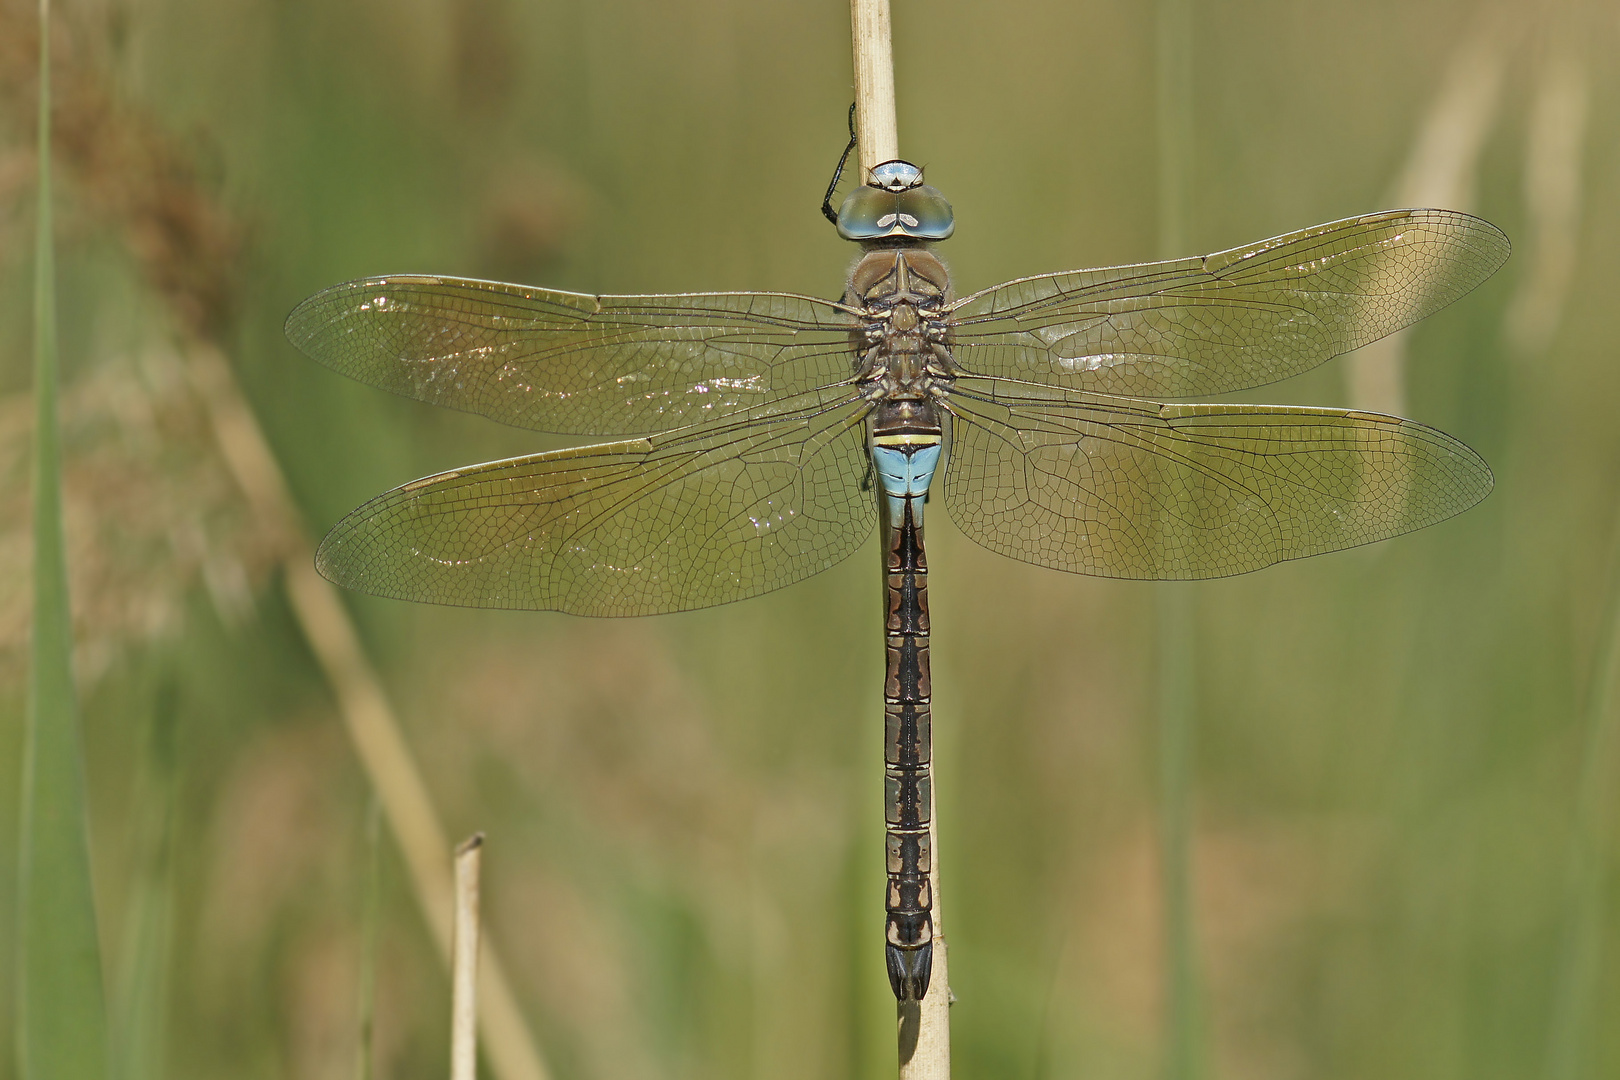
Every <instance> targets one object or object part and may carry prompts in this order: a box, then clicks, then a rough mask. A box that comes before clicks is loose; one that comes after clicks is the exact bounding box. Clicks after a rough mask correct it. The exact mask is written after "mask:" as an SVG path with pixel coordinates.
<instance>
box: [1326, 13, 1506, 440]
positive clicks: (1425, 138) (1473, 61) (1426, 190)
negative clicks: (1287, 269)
mask: <svg viewBox="0 0 1620 1080" xmlns="http://www.w3.org/2000/svg"><path fill="white" fill-rule="evenodd" d="M1520 29H1521V27H1520V26H1519V24H1518V23H1517V22H1516V21H1514V20H1511V19H1507V18H1506V17H1501V18H1491V17H1487V18H1484V19H1482V20H1481V21H1480V29H1479V30H1478V31H1477V32H1476V33H1475V35H1474V36H1473V37H1471V38H1469V39H1468V40H1466V41H1464V42H1463V43H1462V44H1461V45H1459V46H1458V47H1457V50H1456V52H1454V53H1453V54H1452V57H1451V60H1450V62H1449V63H1448V64H1447V67H1446V73H1445V75H1444V76H1443V77H1442V79H1441V82H1440V87H1439V89H1438V90H1437V91H1436V93H1435V95H1434V98H1433V100H1432V101H1431V102H1430V103H1429V108H1428V110H1427V111H1426V112H1425V113H1424V116H1423V120H1422V122H1421V123H1420V124H1419V125H1418V133H1417V137H1416V138H1415V139H1413V140H1412V148H1411V150H1410V151H1409V153H1408V154H1407V158H1406V164H1405V165H1404V166H1403V167H1402V169H1401V173H1400V176H1399V177H1397V178H1396V181H1395V183H1394V185H1393V186H1392V187H1391V189H1390V197H1389V205H1391V206H1398V207H1421V206H1436V207H1445V208H1447V209H1451V210H1471V209H1473V203H1474V179H1475V176H1476V174H1477V173H1478V171H1479V159H1480V155H1481V154H1482V153H1483V152H1484V150H1485V140H1486V138H1487V137H1488V136H1489V135H1490V133H1491V130H1492V128H1493V127H1494V126H1495V125H1496V122H1497V120H1498V119H1499V118H1500V116H1501V112H1502V80H1503V77H1504V72H1505V69H1506V67H1507V62H1508V58H1509V53H1510V51H1511V48H1512V46H1513V44H1514V39H1515V38H1516V37H1517V36H1518V33H1519V31H1520ZM1410 333H1411V331H1410V330H1403V331H1400V332H1397V333H1394V334H1390V335H1389V336H1388V337H1385V338H1381V339H1379V340H1378V341H1375V342H1373V343H1372V344H1370V345H1367V346H1364V347H1362V348H1360V349H1357V350H1356V351H1355V352H1353V353H1351V354H1350V355H1349V356H1347V357H1346V358H1345V362H1346V364H1347V365H1348V367H1347V369H1346V379H1347V381H1348V384H1349V398H1350V406H1351V408H1355V409H1364V410H1366V411H1368V412H1376V413H1387V414H1390V415H1393V416H1404V415H1406V343H1407V335H1408V334H1410Z"/></svg>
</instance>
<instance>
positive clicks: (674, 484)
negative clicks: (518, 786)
mask: <svg viewBox="0 0 1620 1080" xmlns="http://www.w3.org/2000/svg"><path fill="white" fill-rule="evenodd" d="M864 411H865V406H864V405H863V404H860V403H858V402H850V403H849V404H847V405H846V406H844V407H842V408H835V409H832V410H825V409H820V408H819V406H817V405H815V403H814V402H812V403H811V405H810V407H808V408H807V409H805V410H804V411H802V412H800V413H797V414H793V415H789V416H786V417H784V416H769V417H765V418H760V417H750V418H748V419H746V420H744V421H740V422H737V423H734V424H731V425H727V426H726V427H724V428H722V429H719V430H704V429H696V428H688V429H685V430H682V431H674V432H668V433H665V434H662V435H658V436H655V437H652V438H647V439H637V440H633V441H629V442H618V443H608V444H604V445H600V446H586V447H581V448H578V449H572V450H563V451H557V452H553V453H546V454H537V455H534V456H531V457H523V458H516V459H513V460H510V461H497V462H492V463H490V464H487V465H477V466H473V467H471V468H467V469H457V470H455V471H453V472H447V473H442V474H440V475H438V476H432V477H428V478H426V479H424V480H418V481H416V482H415V483H411V484H406V485H405V486H404V487H400V488H395V489H394V490H393V491H389V492H386V493H384V494H382V495H380V496H378V497H377V498H375V499H373V500H371V501H370V502H369V503H367V504H365V505H364V506H362V507H360V508H359V509H358V510H356V511H354V512H353V513H352V514H350V515H349V516H348V517H346V518H344V519H343V520H342V521H341V522H339V523H338V524H337V526H336V527H334V528H333V529H332V531H331V532H330V533H329V534H328V535H327V537H326V539H325V540H324V541H323V542H322V543H321V548H320V552H319V553H318V555H317V556H316V564H317V566H318V567H319V568H320V570H321V573H323V574H325V575H326V576H327V577H328V578H330V579H332V580H333V581H335V582H337V583H338V584H340V585H345V586H347V587H349V588H352V589H358V590H360V591H361V592H368V593H373V594H376V595H379V596H390V597H395V598H398V599H402V600H416V601H422V602H427V603H436V604H453V605H458V606H464V607H491V608H530V609H543V610H555V611H566V612H570V613H573V614H576V615H651V614H656V613H659V612H668V611H685V610H689V609H692V608H701V607H709V606H711V605H714V604H724V603H727V602H728V601H731V600H740V599H743V598H744V597H749V596H756V595H758V594H760V593H764V592H769V591H771V590H772V589H777V588H781V587H782V586H784V585H789V584H791V583H793V582H795V581H798V580H800V579H802V578H805V577H809V576H810V575H811V574H815V573H818V572H819V571H821V570H825V569H826V568H828V567H830V566H832V565H833V564H834V563H836V562H839V561H840V560H842V559H844V558H845V557H846V556H848V555H849V554H850V553H852V552H853V551H854V550H855V549H856V548H857V547H859V546H860V544H861V542H862V541H863V540H864V539H865V538H866V536H867V534H868V533H869V532H870V531H871V529H872V525H873V523H874V522H875V520H876V508H875V503H874V500H873V499H872V497H871V496H870V495H869V494H867V493H864V492H862V491H861V483H862V479H863V477H864V474H865V469H866V456H865V454H864V452H863V448H864V431H865V428H864V425H863V423H862V417H863V415H864Z"/></svg>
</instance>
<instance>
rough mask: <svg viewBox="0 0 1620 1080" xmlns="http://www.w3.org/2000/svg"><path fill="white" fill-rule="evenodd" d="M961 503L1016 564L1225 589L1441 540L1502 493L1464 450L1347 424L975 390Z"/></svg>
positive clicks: (962, 398) (951, 493)
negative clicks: (1337, 557) (1411, 539)
mask: <svg viewBox="0 0 1620 1080" xmlns="http://www.w3.org/2000/svg"><path fill="white" fill-rule="evenodd" d="M950 411H951V413H952V415H953V420H952V425H951V444H950V456H949V459H948V461H947V464H946V469H945V497H946V505H947V506H948V508H949V510H950V514H951V519H952V520H953V521H955V522H956V524H957V525H958V526H960V528H961V529H962V531H963V532H965V533H966V534H967V535H968V536H970V537H972V538H973V539H974V540H976V541H978V542H979V543H980V544H983V545H984V546H985V547H987V548H990V549H991V550H992V551H998V552H1000V553H1001V554H1003V555H1010V556H1011V557H1013V558H1015V559H1022V560H1024V561H1026V562H1032V563H1037V564H1039V565H1041V566H1049V567H1052V568H1054V569H1057V570H1069V571H1073V572H1076V573H1083V574H1097V575H1100V576H1103V577H1121V578H1161V579H1163V578H1209V577H1222V576H1225V575H1228V574H1242V573H1246V572H1248V571H1250V570H1258V569H1260V568H1261V567H1263V566H1270V565H1271V564H1272V563H1277V562H1282V561H1284V560H1287V559H1301V558H1305V557H1306V556H1309V555H1319V554H1322V553H1323V552H1328V551H1337V550H1339V549H1340V548H1347V547H1354V546H1356V545H1358V544H1366V543H1370V542H1372V541H1374V540H1383V539H1385V538H1387V537H1391V536H1396V535H1399V534H1400V533H1404V532H1410V531H1411V530H1413V529H1420V528H1423V527H1424V526H1425V525H1432V524H1433V523H1435V522H1437V521H1440V520H1442V519H1444V518H1448V517H1451V516H1452V515H1453V514H1458V513H1461V512H1462V511H1464V510H1466V509H1468V508H1469V507H1470V506H1473V505H1474V504H1475V503H1477V502H1479V501H1480V500H1481V499H1483V498H1484V497H1485V496H1486V495H1487V494H1488V493H1489V492H1490V490H1491V483H1492V480H1491V471H1490V469H1489V468H1488V467H1487V466H1486V464H1485V462H1484V461H1482V460H1481V459H1480V457H1479V455H1477V454H1475V453H1474V452H1473V451H1472V450H1470V449H1469V448H1468V447H1466V446H1464V445H1463V444H1462V443H1460V442H1458V441H1457V440H1456V439H1453V438H1452V437H1450V436H1449V435H1446V434H1444V433H1443V432H1439V431H1436V430H1434V429H1433V428H1429V427H1424V426H1423V425H1422V424H1416V423H1412V422H1411V421H1409V420H1400V419H1397V418H1395V417H1391V416H1379V415H1377V414H1373V413H1360V412H1350V411H1346V410H1342V409H1305V408H1294V407H1291V406H1267V405H1161V404H1158V403H1155V402H1150V401H1138V400H1133V399H1129V398H1113V397H1107V396H1104V395H1095V394H1078V393H1074V392H1070V391H1063V390H1057V389H1051V388H1046V387H1039V386H1030V385H1028V384H1025V385H1022V386H1018V385H1009V384H1006V383H1001V382H996V381H993V380H987V379H972V378H969V379H964V380H962V382H961V383H959V384H958V387H957V392H956V393H954V394H953V395H952V397H951V398H950Z"/></svg>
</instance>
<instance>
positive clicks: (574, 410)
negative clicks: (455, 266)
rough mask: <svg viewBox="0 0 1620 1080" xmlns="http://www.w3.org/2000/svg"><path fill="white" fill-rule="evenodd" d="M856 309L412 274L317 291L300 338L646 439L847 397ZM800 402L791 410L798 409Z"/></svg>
mask: <svg viewBox="0 0 1620 1080" xmlns="http://www.w3.org/2000/svg"><path fill="white" fill-rule="evenodd" d="M855 324H856V323H855V319H854V317H853V316H852V315H851V314H850V313H849V312H848V310H847V309H845V308H843V307H841V306H839V305H837V304H834V303H832V302H830V301H827V300H818V299H816V298H814V297H809V296H794V295H791V294H788V293H689V294H684V295H675V296H586V295H583V294H580V293H569V292H559V291H556V290H552V289H537V288H530V287H528V286H525V285H503V284H501V283H499V282H493V281H474V280H471V279H467V278H449V277H422V276H413V275H404V276H394V277H379V278H366V279H364V280H361V281H351V282H348V283H347V284H343V285H335V286H333V287H332V288H330V289H325V290H323V291H321V292H318V293H316V294H315V295H314V296H311V297H310V298H309V299H307V300H305V301H304V302H303V303H301V304H299V305H298V307H296V308H294V309H293V312H292V314H291V315H289V316H288V317H287V326H286V331H287V337H288V338H289V339H290V340H291V341H292V343H293V344H294V345H296V346H298V348H300V349H302V350H303V351H304V352H305V353H307V354H308V355H309V356H310V357H311V358H313V359H315V360H316V361H318V362H320V363H322V364H325V365H326V366H327V367H329V368H332V369H333V370H334V371H338V372H341V373H343V374H344V375H348V376H349V377H351V378H354V379H358V380H359V381H361V382H363V383H368V384H370V385H372V386H377V387H381V388H382V389H384V390H391V391H393V392H394V393H396V394H401V395H403V396H405V397H409V398H415V399H417V400H418V401H426V402H429V403H431V404H434V405H444V406H446V407H448V408H452V409H460V410H462V411H464V412H473V413H479V414H481V415H483V416H488V417H491V418H493V419H495V420H499V421H501V422H503V423H507V424H514V425H516V426H518V427H525V428H532V429H535V430H538V431H552V432H558V433H561V434H575V435H640V434H650V433H652V432H655V431H664V430H667V429H670V428H675V427H682V426H685V425H688V424H695V423H702V422H705V421H708V420H720V419H722V418H724V417H728V416H732V415H734V414H736V413H738V412H742V411H749V410H757V409H759V408H761V407H768V406H769V405H770V403H772V402H778V401H783V400H786V399H796V398H797V397H798V396H799V395H802V394H805V393H808V392H811V391H815V390H820V389H824V388H825V389H826V394H825V396H824V397H825V400H826V401H828V402H831V401H833V400H838V399H840V398H842V397H843V396H844V395H843V393H842V389H841V388H842V385H843V384H844V383H847V382H848V380H849V379H850V378H851V377H852V373H853V361H854V357H853V354H852V353H851V351H850V337H849V334H850V330H851V328H853V327H854V326H855ZM790 407H791V406H790Z"/></svg>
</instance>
